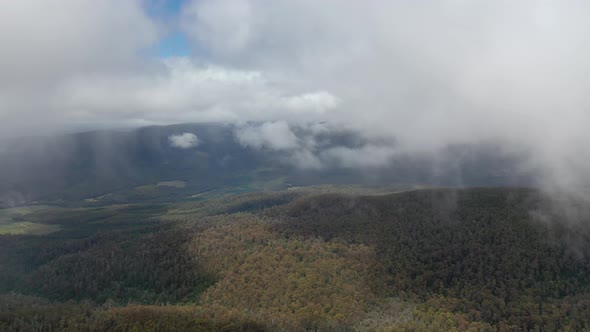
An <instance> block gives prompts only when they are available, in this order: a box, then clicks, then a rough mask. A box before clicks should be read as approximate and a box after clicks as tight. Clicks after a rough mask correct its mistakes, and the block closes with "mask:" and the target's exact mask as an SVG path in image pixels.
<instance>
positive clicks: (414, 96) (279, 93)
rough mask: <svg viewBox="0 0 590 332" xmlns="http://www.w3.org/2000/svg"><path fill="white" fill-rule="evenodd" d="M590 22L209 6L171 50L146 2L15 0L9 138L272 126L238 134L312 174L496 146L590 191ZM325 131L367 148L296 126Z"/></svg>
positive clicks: (347, 0) (5, 123) (413, 5)
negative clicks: (184, 41)
mask: <svg viewBox="0 0 590 332" xmlns="http://www.w3.org/2000/svg"><path fill="white" fill-rule="evenodd" d="M589 16H590V4H588V2H586V1H581V0H572V1H568V2H567V3H564V2H556V1H550V0H523V1H518V2H515V1H509V0H499V1H491V2H490V1H463V0H441V1H422V2H408V1H371V2H370V3H367V2H359V1H353V0H326V1H315V0H300V1H290V0H276V1H272V2H271V3H269V2H268V1H261V0H198V1H197V0H194V1H188V2H187V3H186V5H185V6H183V9H182V13H181V15H180V18H181V19H180V22H179V26H180V27H181V28H182V29H183V32H184V33H186V35H187V36H188V38H189V40H190V43H191V47H192V49H193V51H194V53H193V55H192V56H190V57H180V58H170V59H166V60H162V59H157V58H151V57H150V56H148V55H146V50H148V49H150V47H153V46H154V45H155V44H156V43H157V42H158V39H159V38H160V37H161V35H162V30H163V27H162V26H161V22H158V21H157V19H155V18H153V17H151V16H149V15H147V14H146V10H145V8H144V7H143V5H142V2H141V1H140V0H135V1H125V2H124V3H121V2H120V1H115V0H104V1H91V0H65V1H60V2H59V6H58V5H56V3H55V2H53V1H33V0H22V1H4V2H2V4H0V40H1V41H2V49H3V56H2V59H3V61H2V63H0V135H2V136H17V135H23V133H35V134H38V133H41V134H43V133H46V132H50V131H53V132H56V131H58V132H59V131H63V130H80V129H86V128H98V127H113V126H140V125H150V124H167V123H178V122H200V121H221V122H232V123H236V124H238V125H240V126H242V125H243V124H245V123H258V124H257V125H255V126H253V127H252V126H250V127H247V128H243V130H242V131H241V132H240V133H239V134H236V137H237V138H238V139H241V142H242V143H243V144H245V145H247V146H250V147H253V148H263V149H268V150H273V151H275V152H277V153H284V154H286V155H288V156H290V157H289V158H293V159H289V160H299V161H301V162H300V164H301V165H309V167H319V166H318V165H324V164H326V163H328V164H329V163H337V162H341V163H342V164H343V165H351V166H354V167H376V166H375V165H377V164H381V163H383V162H387V161H388V160H389V159H390V157H391V156H394V155H395V154H396V153H401V152H404V151H419V152H425V151H426V152H430V151H437V150H440V149H442V148H444V147H445V146H447V145H449V144H469V143H480V142H484V143H485V142H497V143H499V144H500V145H501V146H503V147H504V148H505V149H506V150H510V151H521V150H525V151H527V153H529V154H530V156H531V157H530V158H529V163H530V167H531V168H540V169H542V172H543V173H544V174H545V180H546V182H547V185H548V186H552V187H561V188H564V187H582V186H584V185H586V184H589V183H590V154H589V153H588V152H586V151H587V148H586V146H587V142H589V141H590V132H589V131H588V130H587V128H586V127H587V123H589V122H590V112H588V107H589V105H590V95H589V94H588V93H587V87H588V86H590V75H586V74H585V73H587V72H590V60H589V59H590V46H589V45H588V43H587V42H586V39H587V35H588V34H589V33H590V21H589V20H588V19H587V17H589ZM32 119H34V121H33V120H32ZM265 123H266V124H265ZM309 123H329V124H331V125H332V126H333V127H336V128H346V129H350V130H354V131H355V132H358V133H359V134H360V136H362V137H363V138H365V139H366V141H367V142H365V144H358V145H356V146H348V145H341V146H336V145H331V146H325V145H324V142H323V140H322V137H321V135H320V134H317V135H316V134H310V133H308V134H300V133H298V132H297V130H299V129H297V128H300V127H301V126H303V127H305V126H308V124H309ZM316 129H321V126H319V127H318V128H316ZM305 130H307V131H311V129H310V127H306V129H305ZM289 133H291V134H289ZM392 141H395V142H396V145H395V149H394V148H393V145H391V144H389V143H387V142H392ZM384 142H385V143H384Z"/></svg>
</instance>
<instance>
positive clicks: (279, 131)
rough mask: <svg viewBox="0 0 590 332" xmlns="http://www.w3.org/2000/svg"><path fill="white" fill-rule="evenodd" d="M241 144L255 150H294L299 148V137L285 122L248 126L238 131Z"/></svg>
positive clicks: (237, 135) (237, 136) (237, 134)
mask: <svg viewBox="0 0 590 332" xmlns="http://www.w3.org/2000/svg"><path fill="white" fill-rule="evenodd" d="M235 136H236V139H237V140H238V142H239V143H240V144H242V145H243V146H246V147H251V148H255V149H270V150H292V149H295V148H297V147H299V142H298V141H297V136H295V134H294V133H293V132H292V131H291V128H289V125H288V124H287V123H286V122H284V121H277V122H265V123H263V124H261V125H247V126H243V127H240V128H238V129H236V131H235Z"/></svg>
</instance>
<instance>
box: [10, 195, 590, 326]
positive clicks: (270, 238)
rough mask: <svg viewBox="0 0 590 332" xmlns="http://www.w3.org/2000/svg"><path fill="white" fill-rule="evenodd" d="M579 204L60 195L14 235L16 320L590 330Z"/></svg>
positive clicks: (535, 198) (472, 198)
mask: <svg viewBox="0 0 590 332" xmlns="http://www.w3.org/2000/svg"><path fill="white" fill-rule="evenodd" d="M406 189H409V188H406ZM389 191H390V192H391V191H392V190H391V188H390V190H389ZM393 191H395V190H393ZM360 193H362V195H360ZM568 208H570V209H572V208H579V209H578V210H576V213H575V214H573V213H569V214H568V213H566V212H567V211H564V210H563V209H562V208H561V207H560V206H557V205H556V203H555V200H553V198H552V197H549V196H546V195H545V194H542V193H540V192H537V191H535V190H529V189H503V188H481V189H477V188H475V189H460V190H458V189H420V190H408V191H401V192H396V193H387V190H379V189H377V188H372V189H367V188H360V187H337V186H328V187H315V188H314V187H312V188H297V189H292V190H288V191H282V192H269V193H251V194H244V195H227V196H223V197H214V196H212V197H210V198H208V199H203V200H195V201H186V202H179V203H171V204H126V205H112V206H106V207H98V208H76V209H71V208H57V207H46V209H45V210H33V211H32V212H29V213H27V214H23V215H21V216H20V217H19V218H18V219H19V220H26V221H27V222H31V223H35V224H42V225H46V224H51V225H56V226H59V227H58V228H57V229H58V230H56V231H53V232H51V233H49V234H45V235H23V234H20V235H11V234H4V235H0V240H1V241H0V292H2V295H1V300H0V303H1V304H0V330H3V331H4V330H6V331H22V330H35V331H55V330H60V331H80V330H86V331H103V330H107V331H174V330H215V331H236V330H241V331H264V330H266V331H300V330H317V331H332V330H340V331H367V330H368V331H586V330H590V228H589V227H587V225H588V224H587V222H588V221H590V219H586V216H588V214H587V213H586V211H584V209H583V205H577V204H576V203H575V202H574V203H572V204H570V205H568ZM570 212H571V211H570ZM572 215H575V216H576V218H574V219H575V220H573V219H572Z"/></svg>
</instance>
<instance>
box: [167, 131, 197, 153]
mask: <svg viewBox="0 0 590 332" xmlns="http://www.w3.org/2000/svg"><path fill="white" fill-rule="evenodd" d="M168 140H169V141H170V146H172V147H174V148H179V149H190V148H194V147H196V146H197V145H199V138H198V137H197V135H195V134H193V133H183V134H180V135H170V136H169V137H168Z"/></svg>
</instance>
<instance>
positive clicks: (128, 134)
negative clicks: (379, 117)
mask: <svg viewBox="0 0 590 332" xmlns="http://www.w3.org/2000/svg"><path fill="white" fill-rule="evenodd" d="M235 130H236V127H235V126H233V125H225V124H217V123H200V124H178V125H171V126H151V127H144V128H139V129H132V130H101V131H92V132H84V133H76V134H68V135H60V136H52V137H25V138H18V139H16V138H15V139H9V140H5V141H4V142H3V143H2V144H0V206H2V207H9V206H17V205H24V204H29V203H32V202H53V203H56V202H57V203H59V202H63V201H68V202H71V201H84V200H86V201H87V202H88V201H89V200H92V199H93V198H96V197H99V198H100V197H103V198H104V196H105V195H112V194H113V193H122V192H125V193H127V194H126V197H127V198H129V193H130V190H132V189H133V190H134V195H135V194H138V195H139V194H141V195H144V194H145V193H146V192H147V191H149V190H151V189H154V188H153V187H145V186H154V185H155V186H157V187H160V189H161V190H159V193H158V194H157V195H152V196H153V197H159V198H162V197H165V198H167V199H172V198H175V197H176V198H177V197H179V195H180V196H182V197H186V196H187V195H190V194H193V195H194V194H198V193H199V192H202V191H207V190H214V189H216V188H221V187H232V186H233V187H235V186H242V187H244V188H246V189H244V190H245V191H248V190H263V189H275V188H276V189H283V188H285V187H288V186H298V185H310V184H343V183H347V184H368V185H373V184H375V185H377V184H379V185H382V184H391V183H396V184H420V185H430V186H531V185H534V184H535V176H534V174H532V173H530V172H525V171H519V170H520V167H519V165H520V163H521V161H522V160H521V158H520V156H515V155H506V154H505V153H502V152H501V147H499V146H494V145H485V146H484V145H462V146H450V147H447V148H446V149H445V150H444V151H442V152H440V153H437V155H436V157H434V156H432V155H428V154H410V153H404V154H399V155H398V156H397V157H395V158H393V159H392V161H391V163H389V164H387V165H386V166H383V167H373V168H370V169H367V168H363V169H356V168H350V167H344V166H342V167H340V166H338V165H332V166H329V167H325V168H322V169H312V170H309V169H307V170H305V169H300V168H298V167H296V166H294V165H291V164H289V163H286V162H284V158H281V155H283V156H284V154H285V152H281V153H277V152H276V151H271V150H265V149H253V148H250V147H244V146H242V145H241V144H240V143H239V142H238V140H237V139H236V136H235ZM294 132H297V131H294ZM183 133H193V134H195V135H197V136H198V140H199V144H198V145H197V146H195V147H190V148H179V147H175V146H172V145H171V144H170V143H171V142H170V139H169V138H170V136H171V135H179V134H183ZM324 136H326V137H325V139H327V140H328V141H330V144H332V145H334V146H343V147H350V146H352V145H353V144H355V143H354V142H357V141H358V140H359V137H357V134H355V133H353V132H344V133H343V132H338V133H333V134H330V133H328V134H325V135H324ZM166 181H180V182H178V183H181V184H182V185H180V186H175V185H172V186H168V185H167V184H166ZM162 182H163V185H160V186H158V183H162ZM252 183H255V185H250V184H252ZM142 186H143V187H142ZM138 188H139V189H138ZM248 188H249V189H248ZM142 190H143V191H142ZM138 192H139V193H138ZM144 196H145V195H144ZM148 196H149V194H148ZM145 198H146V197H142V199H145ZM105 203H112V200H109V201H108V202H105Z"/></svg>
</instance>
